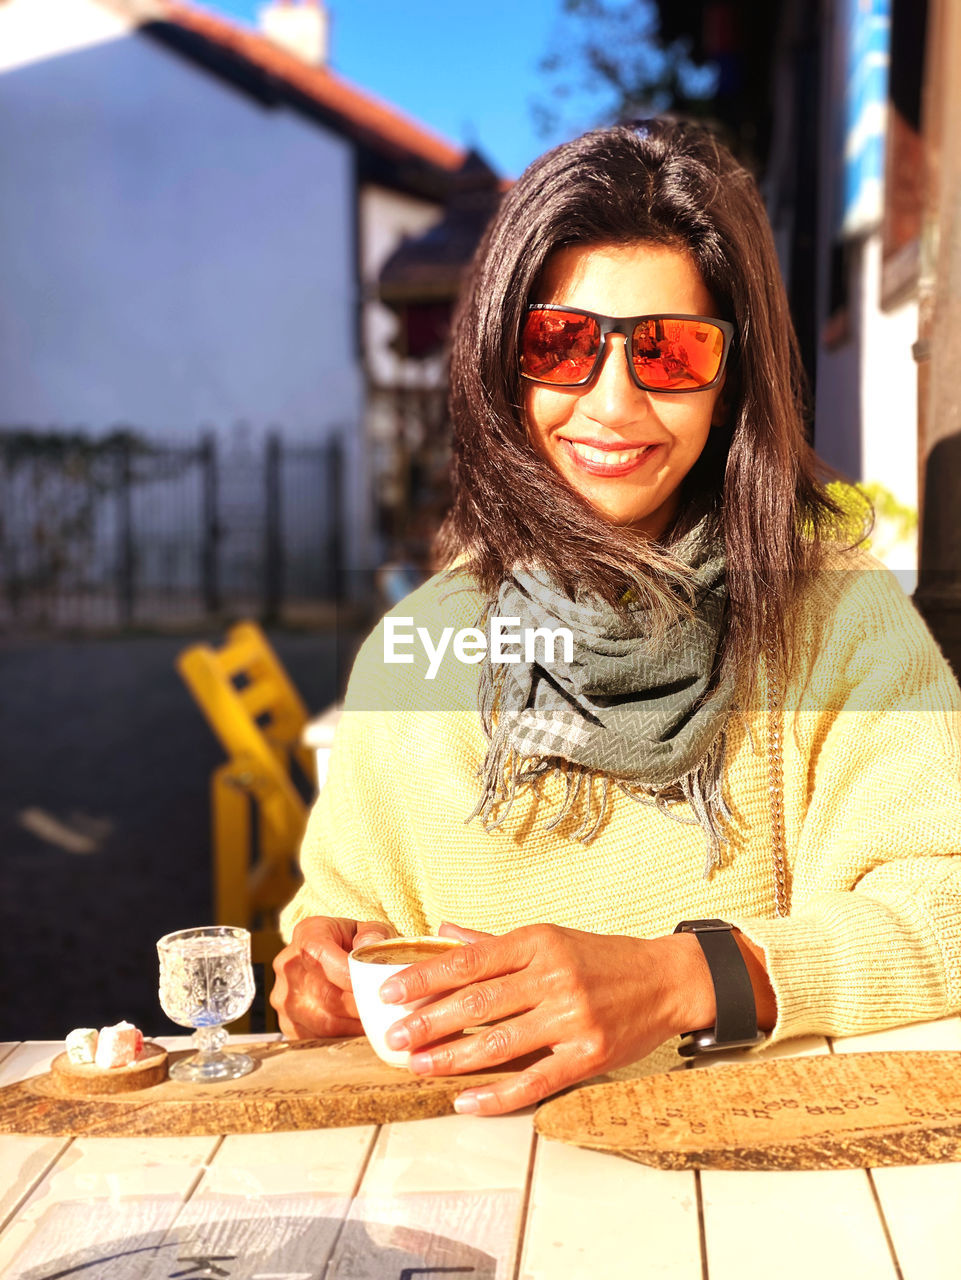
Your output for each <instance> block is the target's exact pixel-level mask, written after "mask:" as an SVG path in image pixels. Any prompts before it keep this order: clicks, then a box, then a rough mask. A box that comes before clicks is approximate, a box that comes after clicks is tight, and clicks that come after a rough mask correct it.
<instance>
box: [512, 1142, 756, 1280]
mask: <svg viewBox="0 0 961 1280" xmlns="http://www.w3.org/2000/svg"><path fill="white" fill-rule="evenodd" d="M519 1274H520V1278H521V1280H586V1278H587V1277H598V1278H600V1277H607V1276H611V1277H614V1276H618V1277H620V1276H624V1277H628V1276H630V1277H634V1276H638V1277H641V1276H643V1277H645V1278H647V1277H650V1278H651V1280H653V1278H654V1277H657V1278H658V1280H701V1248H700V1233H699V1225H698V1212H697V1195H696V1187H695V1180H694V1174H693V1173H688V1172H674V1171H667V1170H663V1169H649V1168H647V1167H646V1166H645V1165H641V1164H635V1163H634V1162H633V1161H630V1160H625V1159H623V1158H621V1157H620V1156H614V1155H609V1154H607V1153H605V1152H600V1151H585V1150H583V1149H582V1148H580V1147H572V1146H568V1145H567V1144H566V1143H563V1142H545V1141H544V1140H543V1139H538V1142H537V1154H536V1158H535V1162H534V1176H533V1181H532V1183H531V1193H530V1201H529V1204H528V1210H527V1226H526V1230H525V1232H524V1246H523V1252H522V1256H521V1266H520V1273H519ZM745 1276H749V1271H743V1272H742V1276H741V1280H744V1277H745ZM712 1280H713V1274H712Z"/></svg>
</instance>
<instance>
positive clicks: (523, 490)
mask: <svg viewBox="0 0 961 1280" xmlns="http://www.w3.org/2000/svg"><path fill="white" fill-rule="evenodd" d="M451 385H452V394H451V405H452V416H453V422H454V467H453V479H454V502H453V507H452V511H451V515H450V517H449V519H448V521H447V524H446V526H445V529H444V530H443V533H442V540H441V542H442V550H443V553H444V555H445V557H446V561H447V563H448V565H449V566H452V568H451V571H450V572H448V573H447V574H442V575H439V576H438V577H437V578H435V579H432V580H431V582H429V583H428V584H426V585H425V587H423V588H421V590H420V591H418V592H415V593H414V595H413V596H411V597H409V598H408V599H407V600H406V601H404V602H403V603H402V605H401V606H399V607H398V608H397V609H396V610H394V611H393V616H392V617H391V618H390V619H388V620H387V621H386V622H385V623H384V624H382V626H381V628H379V629H378V631H377V632H375V633H374V635H373V636H372V637H371V638H370V639H369V640H368V642H367V643H366V645H365V646H364V649H363V650H362V653H361V655H360V657H359V659H358V663H357V665H356V667H355V670H354V674H353V677H352V680H351V687H350V690H349V692H348V698H347V710H346V712H345V715H344V718H343V721H342V724H341V727H340V731H339V738H338V743H337V747H336V749H335V752H334V756H333V759H332V761H331V768H330V774H329V779H328V782H327V785H326V787H325V789H324V791H323V793H322V794H321V796H320V799H319V801H318V803H317V805H316V807H315V810H314V812H313V815H312V818H311V822H310V826H309V828H308V832H307V835H306V838H305V841H304V847H303V855H302V858H303V869H304V874H305V884H304V887H303V888H302V890H301V891H300V893H299V894H298V895H297V897H296V898H295V899H294V901H293V903H292V904H291V905H290V907H289V908H288V909H287V911H286V913H285V917H284V922H283V924H284V928H285V930H286V936H287V937H288V938H290V945H288V946H287V947H286V948H285V950H284V951H283V952H281V954H280V955H279V956H278V959H277V962H276V965H275V968H276V972H277V982H276V986H275V991H274V996H273V1001H274V1004H275V1005H276V1007H277V1009H278V1012H279V1015H280V1024H281V1027H282V1029H283V1030H284V1032H285V1033H286V1034H287V1035H289V1036H300V1037H304V1036H319V1035H327V1036H329V1035H334V1036H336V1035H344V1034H357V1033H359V1031H360V1026H359V1023H358V1022H357V1020H356V1008H355V1006H354V1004H353V1000H352V997H351V994H350V984H349V980H348V977H347V966H346V953H347V951H348V950H349V949H350V948H351V947H352V946H353V945H356V944H358V943H359V942H362V941H366V940H368V939H372V938H375V937H384V936H389V935H390V934H392V933H394V932H395V931H397V932H402V933H405V934H423V933H430V932H435V931H437V930H438V929H439V930H440V932H441V933H443V934H447V935H450V936H454V937H459V938H461V939H462V940H463V941H465V942H466V943H467V944H468V945H466V946H464V947H463V948H457V949H455V950H453V951H452V952H451V953H449V955H448V956H445V957H443V958H441V959H435V960H431V961H428V962H424V963H422V964H420V965H418V966H416V967H414V968H412V969H410V970H408V971H406V972H405V973H404V974H403V975H402V976H400V977H398V978H396V979H394V980H393V981H392V982H391V984H390V987H391V988H392V991H391V992H390V994H391V995H392V996H393V998H395V999H397V1000H398V1001H403V1000H409V999H412V998H414V997H420V996H428V997H431V1000H430V1003H428V1004H427V1005H426V1006H425V1007H424V1008H423V1009H422V1010H420V1011H419V1012H418V1013H416V1014H413V1015H410V1016H408V1017H406V1018H402V1019H399V1021H398V1023H397V1025H396V1026H395V1028H394V1029H393V1031H392V1032H391V1036H390V1039H391V1043H392V1044H393V1046H394V1047H395V1048H409V1049H410V1050H411V1059H410V1063H411V1068H412V1069H413V1070H414V1071H416V1072H418V1073H422V1074H425V1075H430V1074H451V1073H460V1072H467V1071H471V1070H477V1069H481V1068H486V1067H490V1066H493V1065H494V1064H498V1063H504V1062H510V1061H513V1060H514V1059H516V1058H518V1057H521V1056H522V1055H526V1054H534V1055H536V1058H535V1060H534V1061H533V1064H532V1065H527V1066H526V1067H524V1068H523V1069H521V1070H518V1071H517V1072H516V1073H515V1074H513V1075H508V1074H505V1075H504V1076H503V1077H502V1078H499V1080H498V1083H497V1084H496V1085H491V1086H489V1087H484V1088H482V1089H477V1088H475V1089H469V1090H465V1091H464V1092H463V1093H462V1094H461V1095H460V1096H459V1098H458V1100H457V1104H456V1105H457V1108H458V1110H461V1111H471V1112H475V1113H481V1114H494V1113H497V1112H502V1111H507V1110H511V1109H513V1108H516V1107H520V1106H524V1105H526V1104H529V1103H531V1102H534V1101H537V1100H539V1099H540V1098H543V1097H545V1096H547V1095H548V1094H550V1093H553V1092H554V1091H556V1090H558V1089H560V1088H563V1087H565V1086H567V1085H569V1084H571V1083H574V1082H575V1081H578V1080H582V1079H585V1078H587V1077H589V1076H592V1075H596V1074H598V1073H600V1072H602V1071H607V1070H610V1069H612V1068H614V1067H618V1066H621V1065H623V1064H626V1063H629V1062H632V1061H634V1060H636V1059H639V1058H641V1057H643V1056H645V1055H646V1054H648V1053H649V1052H651V1051H652V1050H653V1049H654V1048H655V1047H656V1046H658V1045H659V1044H661V1043H663V1042H665V1041H668V1040H670V1039H671V1038H672V1037H674V1036H677V1035H684V1034H685V1033H689V1032H694V1033H695V1035H694V1036H693V1037H691V1038H689V1039H688V1040H687V1041H686V1042H685V1048H686V1049H687V1050H688V1051H697V1050H698V1049H699V1048H703V1049H708V1048H711V1047H713V1045H714V1044H720V1045H721V1046H726V1045H732V1044H740V1045H748V1044H752V1043H754V1042H755V1041H757V1040H758V1039H763V1038H764V1036H765V1034H767V1035H769V1036H770V1037H771V1038H780V1037H785V1036H790V1035H799V1034H804V1033H825V1034H828V1033H835V1034H844V1033H854V1032H858V1031H867V1030H870V1029H875V1028H879V1027H881V1026H884V1025H892V1024H895V1023H900V1022H907V1021H911V1020H916V1019H921V1018H933V1017H938V1016H941V1015H943V1014H946V1013H948V1012H950V1011H952V1010H956V1009H958V1008H959V1007H961V728H959V725H961V695H959V691H958V688H957V685H956V683H955V682H954V680H953V678H952V676H951V674H950V672H949V670H948V668H947V666H946V664H945V663H944V661H943V659H942V658H941V656H940V654H939V652H938V650H937V649H936V647H935V645H934V643H933V642H932V640H931V638H930V636H929V635H928V633H927V632H926V630H925V628H924V626H923V625H922V623H921V622H920V620H919V619H918V617H917V615H916V614H915V612H914V610H913V609H912V607H911V605H910V603H909V602H908V601H907V600H906V598H905V597H904V595H903V593H902V592H901V591H900V589H899V588H898V586H897V585H896V584H895V583H894V582H893V580H892V579H891V577H890V575H888V574H887V573H886V572H884V571H883V570H881V568H880V566H878V565H877V562H875V561H873V560H872V559H871V558H870V557H869V556H868V555H866V553H864V552H862V551H858V550H857V549H853V548H851V547H850V546H849V545H847V543H846V542H845V541H844V539H843V538H842V537H841V535H840V532H839V530H841V529H842V527H843V525H844V521H843V520H842V519H841V518H840V513H839V512H838V509H837V507H836V506H835V505H834V503H833V502H832V501H831V499H830V498H829V496H828V494H827V493H826V491H825V490H824V488H822V486H821V485H820V483H819V481H818V478H817V472H816V460H815V458H814V457H813V455H812V453H811V451H810V449H809V447H808V445H807V443H806V439H805V434H804V427H803V421H802V393H801V376H800V371H799V362H798V356H797V347H796V341H795V338H794V335H793V332H792V328H791V324H790V320H789V315H788V308H787V302H786V298H785V294H784V290H783V286H782V284H781V281H780V277H779V273H778V267H777V260H776V256H775V251H774V246H773V241H772V237H771V233H770V229H769V226H768V223H767V219H766V216H765V213H764V209H763V206H762V204H761V201H760V198H759V196H758V193H757V190H756V187H755V185H754V183H753V181H752V179H751V178H750V177H749V175H748V174H747V173H746V172H745V171H744V170H743V169H741V168H740V167H739V166H738V165H737V164H736V162H735V161H734V160H733V159H732V157H731V156H730V155H729V154H728V153H727V152H726V151H725V150H724V149H723V148H722V147H720V146H719V145H718V144H717V143H716V142H715V141H713V140H712V139H711V138H710V137H709V136H707V135H706V134H704V133H703V132H701V131H699V130H696V129H692V128H690V127H687V126H681V125H676V124H671V123H668V122H664V121H650V122H647V123H644V124H641V125H639V126H637V127H626V126H620V127H617V128H613V129H610V130H604V131H596V132H593V133H590V134H587V135H586V136H585V137H583V138H580V139H578V140H576V141H574V142H572V143H569V144H566V145H565V146H562V147H559V148H558V149H556V150H555V151H553V152H551V153H549V154H548V155H546V156H544V157H543V158H542V159H540V160H539V161H537V162H536V163H535V164H534V165H532V166H531V168H530V169H529V170H528V171H527V172H526V173H525V174H524V175H523V177H522V178H521V179H520V180H519V182H518V183H517V184H516V185H515V186H514V188H513V189H512V190H511V192H510V193H509V194H508V196H507V197H506V198H505V200H504V202H503V205H502V208H501V210H500V212H499V214H498V216H497V218H496V219H495V221H494V223H493V225H492V226H491V228H490V230H489V232H488V234H487V236H486V239H485V241H484V243H483V245H482V246H481V248H480V250H479V253H478V256H477V259H476V262H475V266H474V270H473V274H472V277H471V279H470V281H469V283H468V287H467V290H466V295H465V299H464V302H463V305H462V308H461V311H460V313H459V317H458V319H457V322H456V325H455V336H454V347H453V358H452V370H451ZM848 524H850V522H848ZM851 541H857V534H855V535H854V537H853V538H851V537H849V538H848V539H847V542H848V543H849V542H851ZM479 618H481V619H483V626H484V627H485V628H486V630H485V631H481V630H479V629H478V627H477V623H478V619H479ZM498 620H501V621H498ZM418 622H420V623H421V624H422V625H421V627H420V630H419V631H418V630H417V626H416V624H417V623H418ZM502 623H503V626H502V625H501V624H502ZM510 625H516V626H517V627H518V628H519V630H518V632H517V636H518V637H521V636H522V635H523V636H525V637H529V636H534V637H536V636H537V635H538V634H540V635H541V643H542V647H541V649H540V650H538V649H537V646H536V643H534V644H532V645H531V646H530V647H528V646H526V645H523V646H522V645H521V643H520V639H519V638H518V640H517V642H516V643H515V644H514V647H513V650H511V648H510V644H509V643H507V642H506V641H505V643H504V644H501V645H500V651H499V652H498V647H497V644H495V635H494V632H495V630H496V629H497V628H498V627H500V629H501V633H502V638H503V632H504V628H505V627H508V630H509V626H510ZM445 628H447V630H446V632H445ZM539 628H541V629H545V628H546V629H547V630H553V631H554V632H556V633H557V634H556V635H555V637H554V640H553V641H552V644H553V648H552V650H551V652H548V650H547V640H546V639H545V638H544V635H543V630H542V631H541V632H540V633H539V632H538V629H539ZM568 633H569V637H570V644H569V651H563V652H560V653H559V652H558V645H560V646H561V648H562V649H563V644H562V641H564V637H565V636H566V635H567V634H568ZM445 634H446V636H447V640H446V642H445V641H444V639H443V637H444V635H445ZM418 642H421V644H420V647H418ZM498 643H499V642H498ZM421 650H423V651H421ZM478 699H479V702H478ZM478 705H479V708H480V714H479V715H478ZM692 920H693V921H695V924H694V925H693V926H691V925H690V924H689V923H688V924H686V925H685V926H684V927H682V929H681V931H680V932H675V928H676V927H677V926H678V924H679V922H682V921H685V922H690V921H692ZM705 922H707V923H705ZM712 922H713V923H712ZM445 993H446V994H445ZM477 1026H482V1027H486V1028H487V1029H486V1030H483V1031H481V1032H478V1033H477V1034H475V1035H472V1036H468V1037H462V1038H456V1037H455V1038H454V1039H452V1040H450V1041H448V1042H446V1043H438V1042H439V1041H443V1040H445V1038H446V1037H448V1036H450V1035H451V1033H455V1032H458V1031H460V1030H462V1029H464V1028H467V1027H477Z"/></svg>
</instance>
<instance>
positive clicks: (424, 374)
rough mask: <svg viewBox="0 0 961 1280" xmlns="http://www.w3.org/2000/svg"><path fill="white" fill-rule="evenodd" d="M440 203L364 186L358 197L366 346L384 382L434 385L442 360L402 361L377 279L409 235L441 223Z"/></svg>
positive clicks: (373, 370) (371, 369)
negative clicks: (393, 345) (378, 291)
mask: <svg viewBox="0 0 961 1280" xmlns="http://www.w3.org/2000/svg"><path fill="white" fill-rule="evenodd" d="M443 215H444V210H443V208H442V207H440V206H439V205H436V204H431V203H429V202H428V201H426V200H417V199H415V198H414V197H413V196H406V195H401V194H399V193H398V192H396V191H388V190H387V189H386V188H384V187H375V186H365V187H364V188H363V190H362V191H361V198H360V225H361V273H362V276H363V281H364V297H365V305H364V349H365V352H366V358H367V371H368V374H369V375H370V377H371V378H372V379H373V381H374V382H375V383H376V384H377V385H380V386H385V385H386V386H424V385H428V386H436V385H438V383H439V381H440V379H441V377H442V376H443V371H444V369H443V365H444V362H443V360H442V359H440V358H437V359H433V360H426V361H424V360H417V361H411V360H403V359H401V357H400V356H398V355H397V353H396V352H395V351H394V350H393V348H392V347H391V346H390V343H391V340H392V339H393V337H394V335H395V334H396V332H397V315H396V313H395V312H393V311H391V310H390V308H389V307H385V306H384V305H383V304H382V303H380V302H378V301H377V297H376V290H377V279H378V276H379V275H380V270H381V268H382V267H383V265H384V263H385V262H386V261H387V259H388V258H389V257H390V255H391V254H392V253H393V252H394V250H395V249H396V248H397V247H398V246H399V245H400V243H401V241H402V240H403V239H404V238H405V237H414V236H420V235H422V234H423V233H424V232H425V231H427V230H428V229H429V228H430V227H432V226H434V225H435V224H436V223H438V222H440V220H441V218H442V217H443Z"/></svg>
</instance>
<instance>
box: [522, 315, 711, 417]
mask: <svg viewBox="0 0 961 1280" xmlns="http://www.w3.org/2000/svg"><path fill="white" fill-rule="evenodd" d="M527 310H528V312H531V311H567V312H569V313H570V314H571V315H577V316H588V317H589V318H590V319H591V320H596V321H597V322H598V324H599V326H600V330H601V333H600V341H599V342H598V344H597V355H596V356H595V357H594V363H593V364H592V365H591V368H590V372H589V373H588V374H587V375H586V376H585V377H583V378H578V380H577V381H576V382H552V381H551V380H550V379H549V378H535V377H534V375H533V374H530V373H525V372H524V371H523V369H522V370H521V377H522V378H526V379H527V381H528V382H536V383H538V384H539V385H540V386H544V387H559V388H563V387H586V386H587V384H588V383H589V382H591V381H592V380H593V378H594V376H595V375H596V373H597V371H598V369H599V368H600V366H601V361H602V360H603V359H604V348H605V345H606V339H607V335H608V334H609V333H620V334H622V335H623V337H624V339H625V342H624V355H625V358H626V360H627V371H628V373H629V374H630V375H631V381H632V382H633V383H634V385H635V387H638V388H639V389H640V390H641V391H654V392H657V394H658V395H666V396H684V395H690V394H691V392H692V391H710V389H711V388H712V387H716V386H717V384H718V383H719V382H720V381H721V378H722V376H723V374H724V367H725V365H726V364H727V358H728V356H729V355H730V352H731V345H732V343H733V341H734V325H733V324H731V323H730V321H728V320H718V319H717V318H716V317H714V316H693V315H689V314H687V313H686V312H680V311H658V312H655V313H652V314H650V315H645V316H602V315H600V314H599V313H598V312H597V311H586V310H585V309H584V308H583V307H567V306H564V304H563V303H560V302H532V303H530V304H529V305H528V308H527ZM642 320H697V321H699V322H700V323H702V324H712V325H714V326H715V328H717V329H720V331H721V335H722V337H723V340H724V347H723V349H722V351H721V363H720V364H719V365H718V370H717V373H716V374H715V375H714V377H713V378H712V379H711V381H710V382H705V383H704V384H703V385H702V386H699V387H655V386H651V385H649V384H648V383H646V382H643V381H642V380H641V378H640V377H639V375H638V372H637V369H636V368H635V367H634V361H633V360H632V359H631V343H632V341H633V337H634V330H635V329H636V328H637V326H638V325H639V324H640V323H641V321H642Z"/></svg>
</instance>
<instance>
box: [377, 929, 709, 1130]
mask: <svg viewBox="0 0 961 1280" xmlns="http://www.w3.org/2000/svg"><path fill="white" fill-rule="evenodd" d="M440 932H441V934H442V935H445V936H447V937H457V938H461V939H462V940H463V941H464V942H466V943H468V944H470V945H467V946H464V947H457V948H455V949H454V950H452V951H450V952H449V953H448V954H447V955H445V956H443V957H439V958H438V959H436V960H430V961H426V962H422V963H421V964H419V965H417V966H416V967H414V968H412V969H408V970H405V971H404V972H403V973H399V974H395V975H394V976H393V977H392V978H390V979H389V980H388V981H387V982H386V983H385V984H384V987H382V988H381V993H382V995H383V996H384V997H385V999H389V1000H390V1001H391V1003H398V1004H402V1003H404V1002H406V1001H409V1000H416V999H420V998H422V997H424V996H432V995H438V997H439V998H438V999H437V1000H436V1001H434V1002H433V1003H432V1004H430V1005H425V1006H424V1007H423V1008H421V1009H418V1010H417V1011H416V1012H415V1013H411V1014H408V1015H407V1016H406V1017H405V1018H403V1019H401V1020H400V1021H399V1022H397V1023H396V1024H395V1025H394V1027H392V1028H391V1030H390V1031H388V1033H387V1041H388V1044H390V1046H391V1047H392V1048H395V1049H407V1048H409V1049H410V1050H411V1059H410V1068H411V1070H412V1071H415V1072H416V1073H418V1074H419V1075H440V1076H446V1075H457V1074H460V1073H463V1072H470V1071H481V1070H484V1069H487V1068H489V1067H493V1066H497V1065H499V1064H501V1063H504V1062H511V1061H512V1060H514V1059H515V1058H520V1057H523V1056H525V1055H526V1054H530V1053H535V1052H537V1051H544V1050H545V1049H546V1050H548V1051H549V1052H548V1053H547V1054H546V1055H545V1056H543V1057H541V1058H540V1059H539V1060H538V1061H537V1062H535V1063H534V1064H533V1065H531V1066H528V1067H526V1068H525V1069H524V1070H522V1071H520V1072H519V1073H518V1074H516V1075H513V1076H505V1077H504V1078H503V1080H498V1081H497V1082H496V1083H493V1084H490V1085H485V1086H484V1087H482V1088H477V1089H470V1090H467V1091H465V1092H464V1093H462V1094H460V1095H459V1097H458V1098H457V1099H456V1101H455V1103H454V1106H455V1108H456V1109H457V1110H458V1111H462V1112H475V1113H477V1114H480V1115H498V1114H500V1113H502V1112H505V1111H513V1110H514V1109H515V1108H517V1107H524V1106H527V1105H529V1104H530V1103H534V1102H538V1101H540V1100H541V1099H542V1098H546V1097H547V1096H548V1095H549V1094H552V1093H556V1092H557V1090H558V1089H563V1088H565V1087H567V1086H568V1085H571V1084H575V1083H576V1082H577V1081H579V1080H584V1079H587V1078H588V1077H590V1076H594V1075H597V1074H599V1073H600V1072H603V1071H608V1070H610V1069H612V1068H614V1067H619V1066H623V1065H624V1064H626V1063H628V1062H634V1061H636V1060H637V1059H638V1058H642V1057H644V1056H645V1055H646V1054H648V1053H650V1052H651V1051H652V1050H653V1049H654V1048H656V1047H657V1045H659V1044H661V1043H662V1042H663V1041H664V1040H667V1039H669V1038H670V1037H671V1036H674V1035H677V1034H679V1033H680V1032H682V1031H688V1030H691V1029H692V1028H694V1027H704V1026H711V1025H712V1024H713V1022H714V1017H715V1005H714V988H713V984H712V982H711V977H710V971H709V970H708V968H707V963H706V961H705V960H704V956H703V953H702V952H701V949H700V946H699V944H698V943H697V940H696V939H695V938H694V937H693V935H691V934H672V935H669V936H667V937H664V938H654V939H650V940H647V939H642V938H630V937H621V936H609V935H604V934H594V933H582V932H580V931H579V930H576V929H564V928H561V927H559V926H557V925H547V924H539V925H529V926H526V927H525V928H522V929H514V930H512V931H511V932H510V933H507V934H504V935H502V936H500V937H493V936H491V935H490V934H482V933H477V932H475V931H473V930H469V929H460V928H458V927H456V926H453V925H442V926H441V930H440ZM443 992H447V993H448V994H446V995H441V994H440V993H443ZM488 1024H489V1025H488ZM478 1026H483V1027H484V1028H485V1029H484V1030H483V1031H478V1032H476V1033H475V1034H473V1035H469V1036H463V1037H461V1038H460V1039H455V1040H453V1041H451V1042H450V1043H447V1044H443V1045H439V1044H436V1041H438V1040H440V1039H442V1038H444V1037H445V1036H450V1035H452V1034H453V1033H456V1032H459V1031H463V1030H464V1029H465V1028H467V1027H478Z"/></svg>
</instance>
